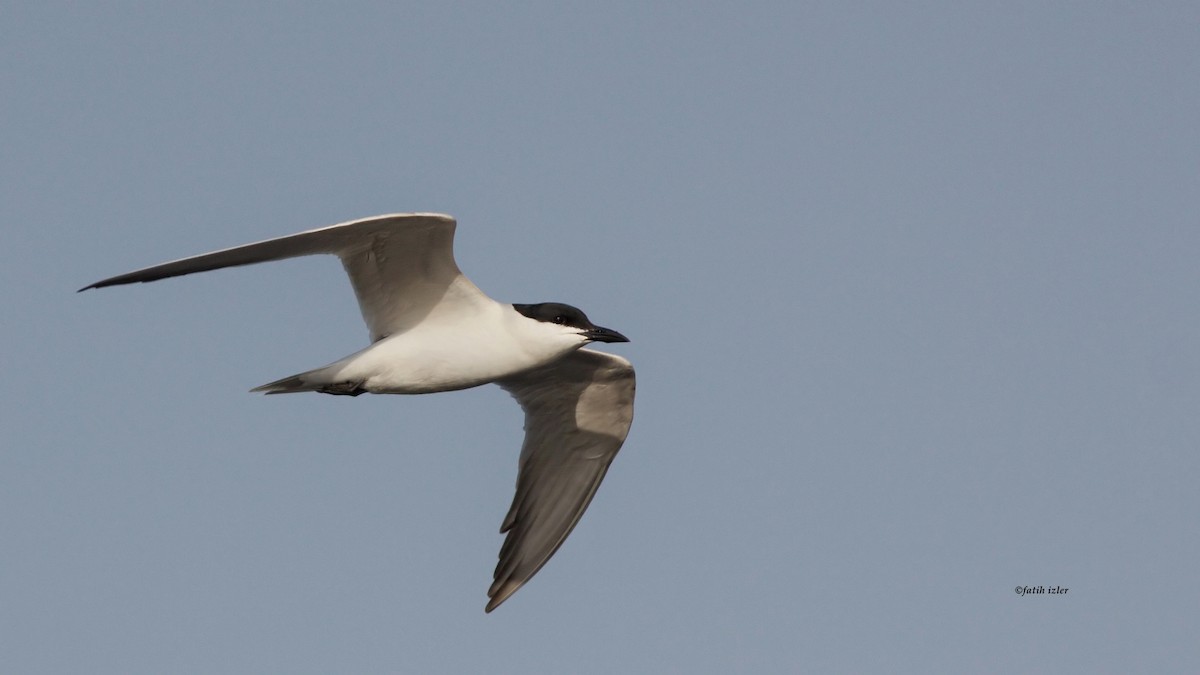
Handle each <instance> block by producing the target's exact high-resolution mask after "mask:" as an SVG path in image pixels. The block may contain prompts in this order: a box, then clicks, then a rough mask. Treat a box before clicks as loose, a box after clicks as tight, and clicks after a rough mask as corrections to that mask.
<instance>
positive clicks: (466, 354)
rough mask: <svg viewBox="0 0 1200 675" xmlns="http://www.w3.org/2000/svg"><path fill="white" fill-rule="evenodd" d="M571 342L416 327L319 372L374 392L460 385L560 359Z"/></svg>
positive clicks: (454, 326)
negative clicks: (552, 341) (546, 341)
mask: <svg viewBox="0 0 1200 675" xmlns="http://www.w3.org/2000/svg"><path fill="white" fill-rule="evenodd" d="M574 348H575V346H572V345H563V344H561V343H558V344H539V343H534V344H530V343H529V342H528V341H518V340H516V339H514V338H513V336H512V335H510V334H509V333H507V332H505V331H499V332H497V331H488V332H486V333H480V332H475V331H470V330H463V326H462V325H461V324H452V325H449V326H447V327H445V328H439V327H438V326H436V325H422V326H418V327H417V328H414V329H413V330H410V331H408V332H405V333H401V334H399V335H395V336H392V337H389V338H385V339H383V340H380V341H379V342H376V343H375V344H373V345H371V346H370V347H368V348H366V349H364V350H362V351H361V352H358V353H356V354H352V355H350V356H348V357H346V358H344V359H342V360H340V361H338V362H337V363H334V364H331V365H330V366H327V367H326V368H322V369H321V370H320V374H321V379H326V378H328V380H329V382H330V383H331V384H333V383H340V382H354V383H361V384H360V386H361V387H362V388H363V389H365V390H367V391H369V392H371V393H374V394H425V393H431V392H436V391H452V390H455V389H466V388H469V387H476V386H479V385H481V384H486V383H488V382H493V381H495V380H497V379H500V378H503V377H507V376H509V375H515V374H516V373H519V372H522V371H525V370H529V369H530V368H535V367H537V366H540V365H544V364H546V363H549V362H551V361H555V360H557V359H559V358H562V357H563V356H565V355H566V354H567V353H569V352H570V351H573V349H574Z"/></svg>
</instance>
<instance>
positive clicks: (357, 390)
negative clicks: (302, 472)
mask: <svg viewBox="0 0 1200 675" xmlns="http://www.w3.org/2000/svg"><path fill="white" fill-rule="evenodd" d="M454 229H455V221H454V219H453V218H451V217H450V216H446V215H442V214H437V213H400V214H391V215H383V216H375V217H372V218H363V219H361V220H353V221H349V222H345V223H340V224H338V225H331V226H329V227H324V228H320V229H316V230H309V231H307V232H301V233H299V234H293V235H290V236H286V237H279V238H277V239H269V240H267V241H261V242H258V243H255V244H247V245H245V246H237V247H234V248H228V249H224V250H221V251H216V252H213V253H206V254H204V255H198V256H194V257H190V258H183V259H181V260H176V261H173V262H167V263H163V264H161V265H155V266H153V267H147V268H145V269H141V270H137V271H135V272H129V273H128V274H121V275H119V276H115V277H111V278H108V279H104V280H103V281H97V282H96V283H94V284H91V285H89V286H85V287H84V288H81V289H79V290H80V291H85V290H88V289H90V288H103V287H105V286H117V285H121V284H131V283H136V282H147V281H155V280H158V279H165V278H167V277H176V276H182V275H185V274H192V273H194V272H205V271H208V270H215V269H220V268H223V267H235V266H239V265H252V264H255V263H261V262H267V261H271V260H283V259H286V258H294V257H299V256H306V255H316V254H332V255H336V256H337V257H338V258H340V259H341V261H342V266H343V267H344V268H345V269H346V273H347V274H348V275H349V276H350V283H351V285H352V286H353V287H354V294H355V296H356V297H357V298H358V306H359V309H360V310H361V311H362V316H363V320H364V321H365V322H366V324H367V329H368V330H369V332H370V338H371V344H370V345H369V346H368V347H366V348H365V349H362V350H361V351H358V352H355V353H353V354H351V355H349V356H347V357H345V358H343V359H339V360H337V361H334V362H333V363H330V364H329V365H326V366H322V367H320V368H315V369H312V370H307V371H304V372H302V373H299V374H296V375H291V376H289V377H285V378H282V379H279V380H275V381H274V382H269V383H267V384H264V385H262V386H260V387H256V388H254V389H252V390H251V391H256V392H264V393H267V394H290V393H295V392H306V391H313V392H320V393H323V394H338V395H347V396H358V395H359V394H364V393H370V394H427V393H432V392H440V391H453V390H457V389H467V388H470V387H476V386H479V385H482V384H487V383H489V382H494V383H496V384H498V385H500V386H501V387H503V388H504V389H505V390H507V391H508V392H509V393H510V394H512V396H513V397H514V398H516V400H517V402H518V403H519V404H520V406H521V408H522V409H523V410H524V412H525V440H524V443H523V444H522V446H521V457H520V462H519V467H518V471H517V489H516V496H515V497H514V498H513V502H512V506H511V507H510V508H509V510H508V514H507V515H506V516H505V517H504V520H503V522H502V524H501V526H500V532H501V533H507V536H506V538H505V540H504V544H503V546H502V547H501V549H500V555H499V558H500V560H499V563H498V564H497V565H496V570H495V574H494V577H493V578H494V581H493V583H492V585H491V587H490V588H489V589H488V593H487V594H488V603H487V606H486V607H485V611H487V612H491V611H492V610H493V609H495V608H496V607H497V606H499V605H500V603H502V602H504V601H505V600H507V599H508V598H509V596H511V595H512V594H513V593H515V592H516V591H517V589H519V588H520V587H521V586H522V585H524V584H525V582H527V581H529V579H530V578H531V577H533V575H534V574H537V572H538V570H540V569H541V568H542V566H543V565H545V564H546V561H548V560H549V559H550V557H551V556H553V555H554V553H555V551H557V550H558V548H559V547H560V546H562V543H563V541H564V540H566V538H567V535H568V534H570V533H571V530H572V529H573V528H574V527H575V524H576V523H578V522H579V519H580V517H582V516H583V512H584V511H585V510H586V509H587V507H588V504H590V503H591V501H592V497H593V496H594V495H595V494H596V489H597V488H599V487H600V482H601V481H602V480H603V479H604V474H605V473H606V472H607V471H608V467H609V465H610V464H611V463H612V461H613V458H615V457H616V455H617V451H618V450H620V448H621V445H622V444H623V443H624V442H625V437H626V436H627V435H628V433H629V426H630V424H631V423H632V421H633V397H634V374H633V366H632V365H630V363H629V361H627V360H625V359H623V358H621V357H619V356H615V355H613V354H608V353H605V352H599V351H595V350H592V349H587V348H584V345H586V344H588V343H590V342H628V341H629V340H628V338H626V337H625V336H624V335H621V334H620V333H618V332H617V331H615V330H611V329H608V328H603V327H601V326H597V325H595V324H594V323H592V322H591V321H590V320H589V319H588V317H587V316H586V315H585V314H584V313H583V312H582V311H580V310H579V309H577V308H575V307H572V306H571V305H566V304H562V303H557V302H543V303H535V304H508V303H502V302H497V301H495V300H492V299H491V298H489V297H488V296H487V295H485V294H484V293H483V291H481V290H479V288H477V287H476V286H475V284H473V283H471V281H470V280H469V279H467V277H466V276H464V275H463V273H462V272H461V271H459V269H458V265H457V264H456V263H455V262H454Z"/></svg>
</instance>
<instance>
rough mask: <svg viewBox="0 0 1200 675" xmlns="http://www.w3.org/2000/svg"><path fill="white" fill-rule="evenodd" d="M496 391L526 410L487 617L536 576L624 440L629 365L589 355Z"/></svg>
mask: <svg viewBox="0 0 1200 675" xmlns="http://www.w3.org/2000/svg"><path fill="white" fill-rule="evenodd" d="M499 384H500V386H501V387H504V388H505V389H506V390H507V391H508V392H509V393H510V394H512V395H513V396H514V397H515V398H516V399H517V402H518V403H520V404H521V408H523V409H524V410H525V443H524V445H523V446H522V447H521V463H520V470H519V472H518V475H517V494H516V496H515V497H514V498H513V503H512V507H511V508H510V509H509V511H508V515H507V516H505V517H504V523H503V524H502V525H501V526H500V531H501V532H507V533H508V537H507V538H506V539H505V540H504V546H503V547H502V548H501V549H500V562H499V564H497V565H496V573H495V581H494V582H493V583H492V586H491V588H489V589H488V598H490V600H489V601H488V604H487V608H486V611H488V612H490V611H492V610H493V609H495V608H496V607H498V606H499V605H500V603H502V602H504V601H505V600H507V599H508V597H509V596H510V595H512V594H513V593H515V592H516V591H517V589H519V588H520V587H521V586H522V585H524V583H525V582H526V581H529V579H530V578H531V577H533V575H534V574H537V572H538V570H540V569H541V568H542V565H545V564H546V561H548V560H549V559H550V557H551V556H553V555H554V552H555V551H557V550H558V547H559V546H562V543H563V541H565V540H566V538H567V535H569V534H570V533H571V530H572V529H573V528H574V527H575V524H576V523H578V522H579V519H580V517H582V516H583V512H584V511H585V510H587V507H588V504H590V503H591V501H592V497H593V496H594V495H595V494H596V489H597V488H599V487H600V481H602V480H604V474H605V472H607V471H608V466H609V464H611V463H612V461H613V458H615V457H616V456H617V451H618V450H620V449H621V444H622V443H624V442H625V437H626V436H627V435H628V434H629V425H630V424H631V423H632V422H633V395H634V388H635V387H634V374H633V366H632V365H630V363H629V362H628V361H626V360H625V359H623V358H621V357H619V356H615V355H612V354H606V353H604V352H598V351H593V350H590V349H580V350H578V351H576V352H574V353H572V354H570V355H569V356H566V357H565V358H563V359H561V360H559V361H556V362H555V363H552V364H550V365H548V366H543V367H541V368H537V369H535V370H532V371H529V372H527V373H524V374H522V375H519V376H517V377H512V378H508V379H506V380H501V381H500V382H499Z"/></svg>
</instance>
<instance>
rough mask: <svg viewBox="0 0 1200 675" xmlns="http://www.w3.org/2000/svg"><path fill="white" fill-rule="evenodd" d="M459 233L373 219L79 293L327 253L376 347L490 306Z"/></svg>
mask: <svg viewBox="0 0 1200 675" xmlns="http://www.w3.org/2000/svg"><path fill="white" fill-rule="evenodd" d="M454 227H455V222H454V219H453V218H451V217H450V216H445V215H441V214H437V213H397V214H391V215H385V216H374V217H372V218H363V219H361V220H352V221H349V222H346V223H340V224H338V225H331V226H329V227H323V228H320V229H316V230H309V231H307V232H301V233H299V234H293V235H290V236H287V237H279V238H277V239H268V240H267V241H260V242H258V243H256V244H246V245H245V246H237V247H234V248H227V249H225V250H222V251H216V252H214V253H206V254H204V255H198V256H193V257H191V258H183V259H182V260H175V261H173V262H168V263H163V264H161V265H155V266H153V267H147V268H145V269H141V270H137V271H136V272H129V273H128V274H122V275H119V276H115V277H111V278H108V279H105V280H103V281H97V282H96V283H94V284H92V285H90V286H85V287H84V288H81V289H79V290H81V291H85V290H87V289H89V288H103V287H105V286H116V285H119V284H131V283H135V282H146V281H155V280H157V279H165V278H167V277H177V276H181V275H184V274H192V273H193V272H205V271H208V270H215V269H220V268H222V267H235V266H238V265H252V264H254V263H260V262H267V261H269V260H282V259H285V258H295V257H298V256H305V255H315V254H319V253H328V254H332V255H336V256H337V257H338V258H340V259H341V261H342V265H343V266H344V267H345V268H346V273H347V274H349V275H350V283H351V284H352V285H353V286H354V294H355V295H356V296H357V297H358V306H359V309H361V310H362V315H363V320H364V321H366V322H367V328H369V329H370V331H371V340H372V341H375V340H379V339H381V338H383V337H386V336H388V335H390V334H392V333H397V332H401V331H403V330H405V329H407V328H409V327H411V326H413V325H415V324H417V323H419V322H420V321H421V319H423V318H424V317H425V316H426V315H428V314H429V313H430V312H432V311H433V310H434V309H435V308H436V307H437V306H438V305H439V303H442V302H444V301H453V302H458V303H465V304H466V305H468V306H473V305H475V304H476V303H482V302H485V301H486V296H485V295H484V294H483V292H482V291H480V290H479V289H478V288H476V287H475V285H474V284H472V283H471V281H470V280H469V279H467V278H466V277H465V276H463V274H462V272H460V271H459V269H458V265H456V264H455V262H454Z"/></svg>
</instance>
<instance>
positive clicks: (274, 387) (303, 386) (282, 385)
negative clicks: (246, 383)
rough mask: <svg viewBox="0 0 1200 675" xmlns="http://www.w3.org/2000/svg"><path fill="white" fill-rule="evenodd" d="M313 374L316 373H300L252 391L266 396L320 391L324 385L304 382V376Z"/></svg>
mask: <svg viewBox="0 0 1200 675" xmlns="http://www.w3.org/2000/svg"><path fill="white" fill-rule="evenodd" d="M312 372H314V371H311V370H310V371H309V372H308V373H300V374H299V375H292V376H290V377H285V378H283V379H282V380H275V381H274V382H268V383H266V384H264V385H262V386H260V387H255V388H253V389H251V390H250V391H251V392H252V393H253V392H260V391H261V392H263V393H265V394H297V393H300V392H302V391H320V389H321V387H322V386H324V385H322V384H320V383H317V382H306V381H305V380H304V376H305V375H308V374H309V373H312Z"/></svg>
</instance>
